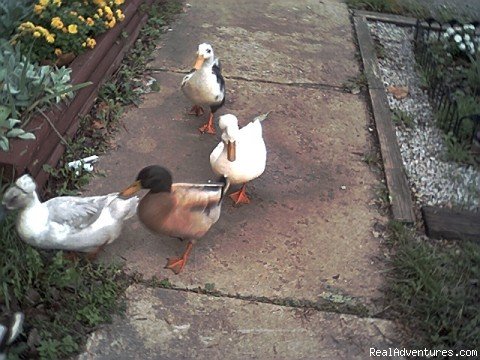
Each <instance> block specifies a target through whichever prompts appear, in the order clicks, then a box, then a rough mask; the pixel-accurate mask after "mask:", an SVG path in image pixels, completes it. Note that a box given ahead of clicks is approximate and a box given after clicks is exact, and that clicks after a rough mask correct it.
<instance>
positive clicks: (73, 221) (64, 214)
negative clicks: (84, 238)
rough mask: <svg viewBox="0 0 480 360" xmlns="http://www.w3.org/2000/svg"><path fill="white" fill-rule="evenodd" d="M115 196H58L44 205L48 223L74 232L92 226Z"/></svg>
mask: <svg viewBox="0 0 480 360" xmlns="http://www.w3.org/2000/svg"><path fill="white" fill-rule="evenodd" d="M115 197H116V196H115V194H110V195H104V196H91V197H75V196H59V197H56V198H53V199H50V200H48V201H47V202H46V203H45V204H46V206H47V207H48V211H49V219H48V220H49V221H51V222H55V223H58V224H62V225H68V226H70V227H71V228H72V229H73V230H74V231H75V230H81V229H84V228H86V227H88V226H90V225H92V224H93V223H94V222H95V221H97V219H98V218H99V217H100V214H101V213H102V210H103V209H104V208H105V207H106V206H108V205H109V204H110V202H111V201H112V200H113V199H115Z"/></svg>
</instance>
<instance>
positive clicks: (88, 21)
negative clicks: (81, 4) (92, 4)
mask: <svg viewBox="0 0 480 360" xmlns="http://www.w3.org/2000/svg"><path fill="white" fill-rule="evenodd" d="M85 22H86V23H87V25H88V26H93V25H95V21H93V19H92V18H91V17H88V18H87V20H86V21H85Z"/></svg>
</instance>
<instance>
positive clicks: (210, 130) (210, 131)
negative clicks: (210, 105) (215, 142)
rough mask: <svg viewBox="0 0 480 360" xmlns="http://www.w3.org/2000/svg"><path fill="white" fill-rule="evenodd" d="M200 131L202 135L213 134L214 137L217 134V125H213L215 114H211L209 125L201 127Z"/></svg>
mask: <svg viewBox="0 0 480 360" xmlns="http://www.w3.org/2000/svg"><path fill="white" fill-rule="evenodd" d="M198 130H200V132H201V133H202V134H203V133H207V134H212V135H215V134H216V131H215V125H214V124H213V113H210V116H209V117H208V121H207V123H206V124H204V125H203V126H201V127H199V128H198Z"/></svg>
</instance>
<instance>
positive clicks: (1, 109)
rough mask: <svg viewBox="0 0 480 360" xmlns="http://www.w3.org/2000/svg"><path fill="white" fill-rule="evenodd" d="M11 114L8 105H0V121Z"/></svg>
mask: <svg viewBox="0 0 480 360" xmlns="http://www.w3.org/2000/svg"><path fill="white" fill-rule="evenodd" d="M10 114H11V111H10V109H9V108H8V107H6V106H4V105H0V121H4V120H6V119H7V118H8V116H9V115H10Z"/></svg>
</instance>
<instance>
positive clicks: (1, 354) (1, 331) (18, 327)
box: [0, 312, 25, 360]
mask: <svg viewBox="0 0 480 360" xmlns="http://www.w3.org/2000/svg"><path fill="white" fill-rule="evenodd" d="M24 318H25V316H24V315H23V314H22V313H21V312H16V313H15V314H13V316H12V317H11V319H9V321H8V325H2V324H0V360H5V359H6V358H7V347H8V345H10V344H11V343H13V342H14V341H15V339H16V338H17V336H18V335H19V334H20V333H21V332H22V325H23V320H24Z"/></svg>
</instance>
